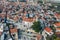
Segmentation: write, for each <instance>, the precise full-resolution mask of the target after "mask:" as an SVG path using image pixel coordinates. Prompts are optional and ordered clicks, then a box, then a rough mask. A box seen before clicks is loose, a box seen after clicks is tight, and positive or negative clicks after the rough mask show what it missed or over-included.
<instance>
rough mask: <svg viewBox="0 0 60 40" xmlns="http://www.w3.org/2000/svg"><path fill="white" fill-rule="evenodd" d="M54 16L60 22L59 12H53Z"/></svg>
mask: <svg viewBox="0 0 60 40" xmlns="http://www.w3.org/2000/svg"><path fill="white" fill-rule="evenodd" d="M54 16H55V18H56V19H57V21H59V22H60V14H59V13H55V14H54Z"/></svg>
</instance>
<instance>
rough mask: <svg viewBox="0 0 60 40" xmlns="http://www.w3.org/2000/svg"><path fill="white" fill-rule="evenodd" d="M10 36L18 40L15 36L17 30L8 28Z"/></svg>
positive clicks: (16, 35)
mask: <svg viewBox="0 0 60 40" xmlns="http://www.w3.org/2000/svg"><path fill="white" fill-rule="evenodd" d="M10 32H11V36H12V37H13V38H14V39H15V40H18V34H17V29H16V28H10Z"/></svg>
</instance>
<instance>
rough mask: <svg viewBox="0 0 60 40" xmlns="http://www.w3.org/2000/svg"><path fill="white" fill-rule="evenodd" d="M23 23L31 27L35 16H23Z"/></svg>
mask: <svg viewBox="0 0 60 40" xmlns="http://www.w3.org/2000/svg"><path fill="white" fill-rule="evenodd" d="M22 19H23V24H24V25H26V26H27V27H31V26H32V25H33V22H34V21H35V18H26V17H23V18H22Z"/></svg>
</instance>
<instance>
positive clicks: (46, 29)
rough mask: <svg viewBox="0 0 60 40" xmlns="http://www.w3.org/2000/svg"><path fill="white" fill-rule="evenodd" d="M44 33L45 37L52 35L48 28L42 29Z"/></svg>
mask: <svg viewBox="0 0 60 40" xmlns="http://www.w3.org/2000/svg"><path fill="white" fill-rule="evenodd" d="M44 32H45V33H46V34H47V35H49V36H51V35H53V32H52V29H51V28H49V27H46V28H45V29H44Z"/></svg>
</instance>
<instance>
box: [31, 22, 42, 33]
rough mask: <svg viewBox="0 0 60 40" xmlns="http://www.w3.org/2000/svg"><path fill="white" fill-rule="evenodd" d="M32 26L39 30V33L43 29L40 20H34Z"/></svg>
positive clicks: (36, 30)
mask: <svg viewBox="0 0 60 40" xmlns="http://www.w3.org/2000/svg"><path fill="white" fill-rule="evenodd" d="M31 28H32V29H33V30H35V32H38V33H39V32H40V30H41V29H42V28H41V25H40V22H39V21H37V22H34V23H33V25H32V26H31Z"/></svg>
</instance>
